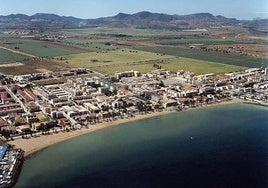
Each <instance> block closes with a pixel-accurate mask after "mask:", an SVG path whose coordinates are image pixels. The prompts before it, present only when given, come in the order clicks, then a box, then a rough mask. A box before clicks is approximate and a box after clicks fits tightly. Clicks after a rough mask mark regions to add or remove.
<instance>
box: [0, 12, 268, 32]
mask: <svg viewBox="0 0 268 188" xmlns="http://www.w3.org/2000/svg"><path fill="white" fill-rule="evenodd" d="M102 26H105V27H118V28H123V27H132V28H146V29H171V30H183V29H196V28H204V29H206V28H211V27H228V26H232V27H244V28H247V29H249V30H251V31H258V32H265V33H267V32H268V19H256V20H237V19H235V18H226V17H224V16H221V15H219V16H214V15H212V14H210V13H197V14H190V15H169V14H162V13H151V12H147V11H143V12H138V13H135V14H125V13H119V14H117V15H115V16H111V17H104V18H97V19H80V18H75V17H71V16H69V17H67V16H59V15H56V14H46V13H37V14H34V15H32V16H28V15H25V14H11V15H7V16H0V29H41V30H47V29H72V28H91V27H102Z"/></svg>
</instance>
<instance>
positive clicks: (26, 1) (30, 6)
mask: <svg viewBox="0 0 268 188" xmlns="http://www.w3.org/2000/svg"><path fill="white" fill-rule="evenodd" d="M139 11H151V12H158V13H168V14H179V15H183V14H192V13H200V12H209V13H212V14H214V15H223V16H226V17H234V18H238V19H252V18H256V17H262V18H268V1H267V0H0V15H8V14H17V13H22V14H27V15H33V14H35V13H55V14H59V15H65V16H75V17H80V18H98V17H105V16H113V15H116V14H117V13H119V12H124V13H136V12H139Z"/></svg>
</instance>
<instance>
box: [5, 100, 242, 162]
mask: <svg viewBox="0 0 268 188" xmlns="http://www.w3.org/2000/svg"><path fill="white" fill-rule="evenodd" d="M239 103H243V101H241V100H236V99H235V100H230V101H223V102H220V103H213V104H208V105H203V106H198V107H195V108H188V109H186V110H182V112H183V111H188V110H194V109H201V108H207V107H214V106H221V105H229V104H239ZM176 112H177V111H161V112H152V113H148V114H139V115H135V117H131V118H125V119H117V120H115V121H108V122H106V121H105V122H102V123H97V124H94V125H89V127H88V128H85V127H83V128H82V129H79V130H72V131H70V132H58V133H53V134H49V135H40V136H38V137H31V138H30V139H17V140H12V141H8V144H11V145H14V146H15V148H21V149H22V150H23V151H24V156H25V158H29V157H31V155H33V154H35V153H37V152H38V151H41V150H43V149H45V148H47V147H50V146H52V145H54V144H57V143H60V142H63V141H66V140H69V139H71V138H75V137H78V136H81V135H84V134H88V133H91V132H94V131H98V130H101V129H105V128H108V127H113V126H118V125H121V124H124V123H129V122H133V121H138V120H142V119H149V118H153V117H158V116H162V115H167V114H171V113H176Z"/></svg>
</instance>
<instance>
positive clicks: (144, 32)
mask: <svg viewBox="0 0 268 188" xmlns="http://www.w3.org/2000/svg"><path fill="white" fill-rule="evenodd" d="M62 32H64V33H70V34H73V35H93V34H98V35H118V34H123V35H131V36H159V35H165V36H166V35H177V34H185V33H187V34H191V33H190V32H178V31H169V30H165V29H163V30H154V29H135V28H108V27H98V28H89V29H64V30H62Z"/></svg>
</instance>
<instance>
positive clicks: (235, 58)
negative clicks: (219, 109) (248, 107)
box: [132, 46, 268, 67]
mask: <svg viewBox="0 0 268 188" xmlns="http://www.w3.org/2000/svg"><path fill="white" fill-rule="evenodd" d="M132 48H133V49H136V50H144V51H148V52H153V53H163V54H168V55H173V56H176V57H185V58H191V59H197V60H203V61H209V62H216V63H223V64H227V65H235V66H242V67H264V66H268V59H266V58H254V57H248V56H240V55H237V54H223V53H217V52H214V51H201V50H195V49H190V48H187V47H169V46H165V47H145V46H133V47H132Z"/></svg>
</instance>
